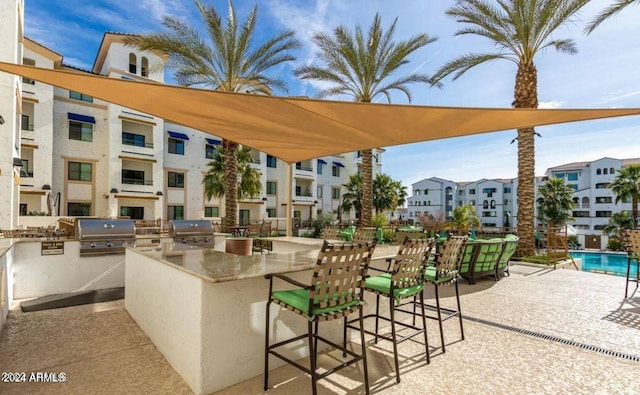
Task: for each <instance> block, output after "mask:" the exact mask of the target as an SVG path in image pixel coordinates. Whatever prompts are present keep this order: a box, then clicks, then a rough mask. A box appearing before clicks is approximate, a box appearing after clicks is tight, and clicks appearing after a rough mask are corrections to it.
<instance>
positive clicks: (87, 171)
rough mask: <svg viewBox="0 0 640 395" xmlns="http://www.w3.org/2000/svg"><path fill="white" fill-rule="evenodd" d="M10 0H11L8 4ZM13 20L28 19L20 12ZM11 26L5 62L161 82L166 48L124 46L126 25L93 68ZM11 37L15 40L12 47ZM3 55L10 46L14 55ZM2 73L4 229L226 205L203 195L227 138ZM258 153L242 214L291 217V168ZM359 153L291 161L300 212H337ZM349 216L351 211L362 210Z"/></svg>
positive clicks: (192, 215) (196, 214)
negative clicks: (30, 219) (32, 218)
mask: <svg viewBox="0 0 640 395" xmlns="http://www.w3.org/2000/svg"><path fill="white" fill-rule="evenodd" d="M2 4H4V6H3V7H4V8H6V4H7V3H6V2H3V3H2ZM21 6H22V3H21V2H16V7H15V8H10V9H4V8H3V9H2V10H0V16H1V15H2V14H1V13H2V12H3V13H4V14H6V15H9V14H16V13H19V14H20V15H21V9H20V8H19V7H21ZM3 20H4V19H3ZM15 22H16V24H18V22H19V23H20V24H21V23H22V21H21V19H19V20H18V19H16V21H15ZM3 26H4V27H0V29H2V30H0V33H3V36H2V37H7V36H9V33H10V31H15V32H16V34H15V35H14V36H15V40H13V39H12V40H9V41H10V42H9V44H6V43H5V42H4V41H3V43H2V44H0V47H2V48H0V49H2V50H1V51H0V54H2V55H0V56H3V58H2V60H4V61H10V62H17V63H20V62H22V63H23V64H29V65H34V66H37V67H44V68H51V69H63V70H70V71H73V72H79V73H94V74H99V75H104V76H107V77H109V78H119V79H125V80H131V81H141V82H160V83H163V82H164V73H163V72H162V71H161V70H162V68H161V67H159V66H160V64H161V63H163V62H165V61H166V60H167V59H166V57H163V56H162V55H159V54H156V53H151V52H144V51H138V50H136V49H133V48H130V47H127V46H125V45H124V44H123V43H122V38H123V37H125V35H124V34H121V33H112V32H107V33H105V34H104V36H103V40H102V42H101V44H100V47H99V49H98V52H97V54H96V57H95V62H94V65H93V68H92V70H91V71H86V70H79V69H75V68H71V67H69V66H65V65H64V64H63V55H61V54H59V53H57V52H55V51H53V50H51V49H48V48H46V47H44V46H42V45H40V44H39V43H37V42H35V41H33V40H30V39H29V38H26V37H24V38H22V36H21V34H22V33H21V31H22V30H21V28H20V29H16V28H15V26H14V27H12V28H11V29H9V28H7V26H5V25H3ZM18 33H19V34H18ZM14 41H15V42H14ZM11 43H13V44H11ZM23 44H24V45H23ZM7 45H8V46H9V47H10V48H8V49H7V50H5V48H4V47H5V46H7ZM12 45H13V46H12ZM7 54H12V55H11V57H9V58H7ZM1 78H2V79H1V80H0V82H1V83H2V85H0V95H1V96H0V97H2V100H0V103H1V105H2V106H3V107H0V114H6V115H5V118H6V121H5V125H3V126H0V128H6V129H11V130H14V131H15V133H2V135H1V136H2V137H1V138H2V139H3V140H2V141H1V142H2V143H4V144H3V145H2V148H0V151H1V154H0V160H2V164H3V166H2V172H1V173H0V175H1V176H2V179H1V180H0V189H1V192H2V193H1V194H0V195H1V196H2V199H3V201H2V203H4V204H5V206H7V207H14V208H15V213H14V214H10V215H7V213H4V214H0V216H2V217H1V218H0V227H12V226H16V225H18V224H19V217H18V215H17V214H18V213H19V214H20V215H31V214H35V213H47V214H50V215H54V216H56V215H60V216H110V217H116V216H128V217H131V218H134V219H158V218H161V219H196V218H211V219H216V218H219V217H220V216H222V215H224V199H218V198H215V197H214V198H212V199H211V200H208V199H206V197H205V193H204V191H205V185H204V184H203V177H204V175H205V173H206V171H207V163H209V162H210V161H211V159H212V158H213V155H214V153H215V150H216V149H217V147H219V146H220V145H221V144H222V140H221V139H220V138H218V137H216V136H214V135H211V134H208V133H204V132H202V131H198V130H194V129H191V128H187V127H184V126H182V125H177V124H173V123H171V122H168V121H165V120H164V119H162V118H159V117H156V116H153V115H150V114H144V113H140V112H139V111H135V110H132V109H128V108H125V107H122V106H119V105H116V104H112V103H108V102H104V101H102V100H99V99H98V98H94V97H90V96H87V95H85V94H83V93H82V92H73V91H68V90H65V89H61V88H57V87H52V86H50V85H46V84H42V83H39V82H36V81H30V80H26V79H23V80H21V79H18V78H17V77H12V76H9V77H7V76H6V75H3V76H1ZM16 92H18V96H16ZM14 97H16V99H15V100H14ZM158 100H160V98H158ZM5 107H6V108H5ZM5 140H6V141H5ZM337 149H339V148H337ZM383 152H384V150H383V149H378V150H375V151H374V154H375V161H376V163H375V166H374V172H376V173H379V172H381V167H382V153H383ZM251 155H252V159H251V166H252V167H253V168H254V169H256V170H257V171H258V172H259V173H260V174H261V181H262V186H263V188H262V194H261V195H260V196H257V197H255V198H250V199H243V200H242V201H240V202H239V209H240V212H239V214H240V215H239V218H240V221H241V223H248V222H249V221H256V220H263V219H268V218H284V217H286V209H287V200H288V199H287V193H288V190H289V189H288V188H287V180H288V175H289V174H288V172H289V167H288V166H287V164H286V163H284V162H282V161H281V160H279V159H277V158H275V157H273V156H270V155H267V154H265V153H263V152H258V151H255V150H253V151H252V152H251ZM14 162H15V163H14ZM360 162H361V160H360V159H359V155H358V153H354V152H352V153H346V154H341V155H335V156H328V157H323V158H317V159H313V160H307V161H303V162H299V163H296V164H293V165H292V173H293V182H292V185H291V188H290V191H291V192H290V193H291V195H292V199H293V213H294V216H296V217H297V218H300V219H301V220H310V219H312V218H314V217H315V216H316V215H317V214H318V213H332V214H334V216H337V210H338V208H339V207H338V206H339V205H340V202H341V199H342V194H343V193H344V188H343V187H342V184H345V183H347V182H348V180H349V175H351V174H354V173H356V172H358V169H359V165H360ZM14 165H15V166H14ZM5 168H6V169H8V170H5ZM5 217H6V218H5ZM342 218H343V219H345V220H349V219H355V215H354V213H349V214H343V215H342Z"/></svg>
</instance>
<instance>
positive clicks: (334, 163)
mask: <svg viewBox="0 0 640 395" xmlns="http://www.w3.org/2000/svg"><path fill="white" fill-rule="evenodd" d="M333 165H334V166H338V167H344V165H343V164H342V163H340V162H333Z"/></svg>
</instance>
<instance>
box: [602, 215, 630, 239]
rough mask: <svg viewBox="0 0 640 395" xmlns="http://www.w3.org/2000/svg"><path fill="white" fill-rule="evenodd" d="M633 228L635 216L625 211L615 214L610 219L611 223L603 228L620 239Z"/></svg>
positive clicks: (608, 233) (605, 231)
mask: <svg viewBox="0 0 640 395" xmlns="http://www.w3.org/2000/svg"><path fill="white" fill-rule="evenodd" d="M633 228H634V226H633V218H632V217H631V216H630V215H629V213H628V212H626V211H623V212H621V213H615V214H613V215H612V216H611V218H610V219H609V224H608V225H607V226H605V227H604V228H602V231H603V232H604V233H605V234H607V235H609V236H613V237H615V238H617V239H618V240H624V233H625V232H626V231H627V230H631V229H633Z"/></svg>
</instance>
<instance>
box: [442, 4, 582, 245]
mask: <svg viewBox="0 0 640 395" xmlns="http://www.w3.org/2000/svg"><path fill="white" fill-rule="evenodd" d="M588 2H589V0H498V1H497V4H495V3H496V2H493V1H488V0H467V1H464V2H462V1H460V2H457V3H456V5H455V6H453V7H451V8H449V9H448V10H447V15H449V16H452V17H454V18H455V19H456V20H457V21H458V22H461V23H464V24H465V27H463V28H462V29H461V30H459V31H458V32H456V35H465V34H473V35H477V36H481V37H485V38H488V39H489V40H491V41H492V43H493V44H494V46H495V48H496V50H495V51H490V52H487V53H470V54H466V55H462V56H460V57H458V58H456V59H454V60H452V61H450V62H448V63H446V64H445V65H444V66H443V67H442V68H441V69H440V70H439V71H438V72H437V73H436V75H435V76H434V78H435V79H436V80H438V81H440V80H442V79H443V78H444V77H446V76H448V75H449V74H452V73H454V77H453V79H454V80H455V79H457V78H458V77H460V76H461V75H462V74H464V73H465V72H467V71H468V70H469V69H471V68H473V67H475V66H477V65H479V64H482V63H485V62H490V61H494V60H508V61H511V62H513V63H514V64H515V65H516V67H517V72H516V79H515V88H514V101H513V103H512V105H513V107H515V108H537V107H538V72H537V69H536V65H535V63H534V59H535V57H536V55H538V54H539V53H540V52H544V50H545V49H548V48H553V49H555V50H556V51H558V52H562V53H566V54H574V53H576V52H577V49H576V45H575V42H574V41H573V40H572V39H559V38H555V37H554V34H555V33H556V31H557V30H558V29H559V28H560V27H562V26H563V25H565V24H566V23H567V22H569V21H570V20H571V18H572V17H573V16H574V15H575V14H576V13H577V12H578V11H579V10H580V9H581V8H582V7H583V6H584V5H585V4H586V3H588ZM534 134H535V130H534V129H533V128H523V129H518V235H519V236H520V242H519V243H518V249H519V254H520V255H532V254H533V253H534V251H535V238H534V199H535V148H534V147H535V143H534Z"/></svg>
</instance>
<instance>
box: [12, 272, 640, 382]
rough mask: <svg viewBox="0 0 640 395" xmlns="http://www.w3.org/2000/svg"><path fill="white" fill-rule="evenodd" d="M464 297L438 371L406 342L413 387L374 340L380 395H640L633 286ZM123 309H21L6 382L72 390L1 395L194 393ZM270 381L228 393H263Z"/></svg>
mask: <svg viewBox="0 0 640 395" xmlns="http://www.w3.org/2000/svg"><path fill="white" fill-rule="evenodd" d="M460 290H461V293H462V296H461V299H462V301H461V302H462V310H463V313H464V314H465V315H466V316H467V317H468V318H467V319H465V321H464V329H465V340H464V341H460V338H459V327H458V321H457V320H455V319H452V320H449V321H447V322H446V323H445V326H444V332H445V343H446V344H447V348H446V353H445V354H443V353H442V352H441V350H440V349H439V348H436V347H439V345H440V340H439V332H438V326H437V322H436V321H431V320H430V321H429V322H428V333H429V342H430V345H431V346H432V359H431V364H429V365H427V364H426V362H425V359H424V346H423V345H422V344H421V343H418V342H414V341H407V342H405V343H402V344H401V345H400V346H399V353H400V364H401V366H400V370H401V378H402V382H401V383H399V384H397V383H396V382H395V375H394V369H393V353H392V351H391V350H392V347H391V344H390V343H389V342H385V341H381V342H378V344H373V339H372V338H371V337H367V355H368V361H369V378H370V383H371V390H372V393H378V394H397V393H411V394H420V393H435V394H441V393H442V394H444V393H447V394H466V393H469V394H478V393H488V394H495V393H516V394H534V393H553V394H561V393H563V394H564V393H566V394H569V393H570V394H576V393H585V394H586V393H589V394H591V393H602V394H622V393H628V394H633V393H640V380H639V379H638V378H639V377H640V293H638V292H635V293H633V294H632V296H631V297H630V298H629V299H627V301H625V302H624V303H623V295H624V278H621V277H614V276H609V275H603V274H595V273H586V272H577V271H574V270H555V271H553V270H540V269H537V268H532V267H526V266H520V265H512V267H511V276H510V277H506V278H504V279H503V280H501V281H499V282H494V281H493V280H492V279H490V278H485V279H482V280H480V281H478V283H477V284H476V285H469V284H467V283H466V282H462V283H461V284H460ZM431 291H432V290H431V289H429V292H428V294H427V296H428V297H432V292H431ZM452 291H453V288H452V287H448V288H447V289H446V291H445V292H444V293H445V298H444V302H445V303H444V304H445V305H451V304H452V303H455V300H454V298H452V297H451V295H452ZM123 305H124V304H123V302H122V301H116V302H106V303H98V304H93V305H85V306H76V307H68V308H63V309H56V310H48V311H41V312H34V313H22V312H21V311H20V310H19V309H14V310H12V311H11V313H10V315H9V319H8V322H7V325H6V327H5V328H4V330H3V331H2V333H1V334H0V371H2V372H26V373H27V379H28V376H29V373H31V372H53V373H62V372H64V373H65V375H66V381H65V382H61V383H2V382H0V393H2V394H89V393H90V394H102V393H104V394H107V393H109V394H113V393H116V394H138V393H140V394H189V393H191V391H190V389H189V387H188V386H187V385H186V384H185V383H184V381H183V380H182V379H181V378H180V376H178V374H177V373H176V372H175V371H174V370H173V369H172V368H171V366H170V365H169V364H168V363H167V361H166V360H165V359H164V357H163V356H162V355H161V354H160V352H159V351H158V350H157V349H156V348H155V347H154V346H153V344H152V343H151V342H150V341H149V339H148V337H147V336H146V335H145V334H144V333H143V332H142V331H141V330H140V329H139V328H138V326H137V325H136V323H135V322H134V321H133V320H132V318H131V317H130V316H129V314H128V313H127V312H126V311H125V310H124V307H123ZM355 346H356V347H358V345H357V344H356V345H355ZM334 354H335V353H328V354H326V355H323V356H322V357H321V358H320V364H321V365H324V366H328V364H331V362H333V361H332V359H333V358H334V357H336V358H337V355H334ZM230 357H232V356H230ZM257 358H262V355H259V356H257ZM361 368H362V367H361V364H357V366H355V367H350V368H347V369H344V370H342V371H340V372H339V373H337V374H334V375H331V376H329V377H328V378H327V379H324V380H321V381H319V392H320V393H325V394H334V393H335V394H346V393H364V389H363V386H362V384H361V382H362V372H361ZM262 380H263V378H262V376H258V377H255V378H253V379H250V380H247V381H245V382H243V383H240V384H238V385H235V386H233V387H229V388H227V389H225V390H223V391H220V392H219V394H261V393H264V391H263V390H262ZM270 383H271V389H270V390H269V393H271V394H299V393H310V392H311V382H310V379H309V378H308V377H307V376H305V375H304V374H303V373H301V372H300V371H298V370H297V369H295V368H293V367H291V366H284V367H281V368H278V369H275V370H273V371H272V372H271V374H270Z"/></svg>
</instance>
